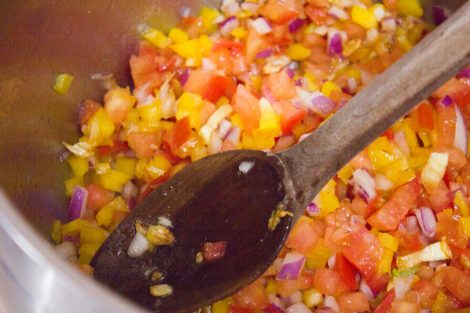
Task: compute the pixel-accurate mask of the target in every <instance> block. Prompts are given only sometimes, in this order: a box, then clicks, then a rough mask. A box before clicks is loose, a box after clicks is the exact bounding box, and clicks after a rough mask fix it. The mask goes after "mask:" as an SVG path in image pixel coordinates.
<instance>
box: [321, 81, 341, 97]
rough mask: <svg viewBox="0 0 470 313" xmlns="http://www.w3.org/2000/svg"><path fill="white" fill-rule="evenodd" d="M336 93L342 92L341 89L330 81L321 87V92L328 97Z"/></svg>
mask: <svg viewBox="0 0 470 313" xmlns="http://www.w3.org/2000/svg"><path fill="white" fill-rule="evenodd" d="M334 91H339V92H340V91H341V88H340V87H339V86H338V85H337V84H335V83H334V82H332V81H329V80H328V81H326V82H325V83H324V84H323V85H322V87H321V92H322V93H323V94H324V95H325V96H327V97H330V96H331V94H332V93H333V92H334Z"/></svg>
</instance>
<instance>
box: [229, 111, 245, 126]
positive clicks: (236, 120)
mask: <svg viewBox="0 0 470 313" xmlns="http://www.w3.org/2000/svg"><path fill="white" fill-rule="evenodd" d="M230 122H232V125H233V126H237V127H238V128H240V129H243V122H242V119H241V117H240V115H239V114H238V113H235V114H232V115H231V116H230Z"/></svg>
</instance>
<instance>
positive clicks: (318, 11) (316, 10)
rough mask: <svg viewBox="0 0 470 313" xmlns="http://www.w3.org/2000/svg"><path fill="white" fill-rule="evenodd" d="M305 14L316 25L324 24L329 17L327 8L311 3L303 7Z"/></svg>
mask: <svg viewBox="0 0 470 313" xmlns="http://www.w3.org/2000/svg"><path fill="white" fill-rule="evenodd" d="M305 14H307V16H308V17H309V18H310V20H312V22H314V23H315V24H317V25H323V24H325V23H326V21H328V19H329V18H330V14H329V13H328V9H327V8H322V7H317V6H314V5H311V4H309V5H307V6H306V7H305Z"/></svg>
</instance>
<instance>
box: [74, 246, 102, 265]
mask: <svg viewBox="0 0 470 313" xmlns="http://www.w3.org/2000/svg"><path fill="white" fill-rule="evenodd" d="M100 246H101V245H100V244H96V243H87V244H84V245H82V246H81V247H80V249H79V250H78V255H79V256H78V262H79V263H81V264H89V263H90V262H91V259H93V257H94V256H95V254H96V251H98V249H99V248H100Z"/></svg>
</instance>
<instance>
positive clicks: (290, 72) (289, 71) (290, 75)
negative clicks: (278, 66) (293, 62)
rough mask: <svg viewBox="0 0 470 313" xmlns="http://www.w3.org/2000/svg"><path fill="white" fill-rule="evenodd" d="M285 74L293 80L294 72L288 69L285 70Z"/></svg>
mask: <svg viewBox="0 0 470 313" xmlns="http://www.w3.org/2000/svg"><path fill="white" fill-rule="evenodd" d="M286 72H287V75H288V76H289V78H291V79H292V78H294V76H295V72H294V70H293V69H291V68H289V67H288V68H287V69H286Z"/></svg>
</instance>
